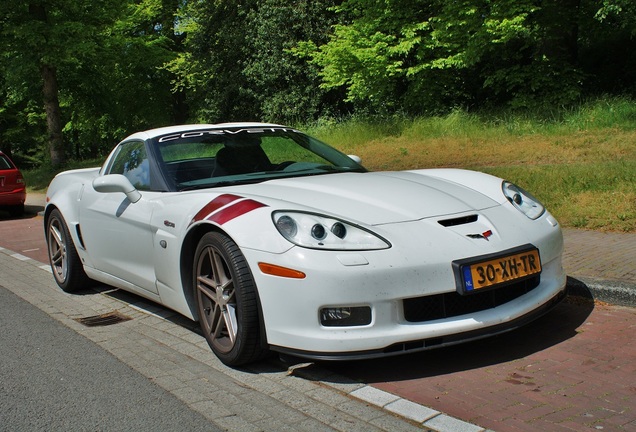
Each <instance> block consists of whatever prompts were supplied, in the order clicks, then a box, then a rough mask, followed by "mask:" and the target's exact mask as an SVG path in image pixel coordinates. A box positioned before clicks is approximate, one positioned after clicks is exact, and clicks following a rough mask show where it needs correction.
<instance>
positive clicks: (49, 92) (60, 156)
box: [40, 65, 66, 167]
mask: <svg viewBox="0 0 636 432" xmlns="http://www.w3.org/2000/svg"><path fill="white" fill-rule="evenodd" d="M40 73H41V75H42V82H43V85H42V93H43V96H44V110H45V111H46V127H47V131H48V133H49V150H50V152H51V164H52V165H53V166H54V167H58V166H60V165H62V164H64V162H66V159H65V155H64V142H63V140H62V113H61V110H60V101H59V99H58V96H57V73H56V71H55V68H54V67H52V66H49V65H42V66H41V67H40Z"/></svg>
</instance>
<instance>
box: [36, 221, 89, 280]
mask: <svg viewBox="0 0 636 432" xmlns="http://www.w3.org/2000/svg"><path fill="white" fill-rule="evenodd" d="M46 243H47V249H48V252H49V263H50V264H51V270H52V271H53V276H54V277H55V282H57V284H58V286H59V287H60V288H62V290H63V291H65V292H73V291H77V290H79V289H81V288H85V287H86V285H88V282H89V279H88V276H86V273H84V267H83V266H82V261H81V260H80V258H79V256H78V255H77V250H76V249H75V245H74V244H73V239H72V238H71V235H70V233H69V231H68V228H67V226H66V222H65V221H64V218H63V217H62V214H61V213H60V211H59V210H57V209H55V210H53V211H52V212H51V214H50V215H49V218H48V220H47V223H46Z"/></svg>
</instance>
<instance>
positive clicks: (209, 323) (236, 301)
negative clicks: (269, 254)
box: [193, 232, 267, 366]
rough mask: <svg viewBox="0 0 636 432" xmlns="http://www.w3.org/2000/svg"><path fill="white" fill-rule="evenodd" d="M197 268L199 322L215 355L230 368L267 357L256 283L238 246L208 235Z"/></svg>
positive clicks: (200, 247)
mask: <svg viewBox="0 0 636 432" xmlns="http://www.w3.org/2000/svg"><path fill="white" fill-rule="evenodd" d="M193 267H194V268H193V271H194V278H193V279H194V283H195V284H196V286H195V290H196V301H197V311H198V314H199V322H200V325H201V330H202V331H203V334H204V336H205V338H206V340H207V342H208V344H209V345H210V348H212V351H213V352H214V354H216V356H217V357H218V358H219V359H220V360H221V361H222V362H223V363H225V364H226V365H228V366H238V365H241V364H245V363H249V362H253V361H256V360H259V359H261V358H263V357H264V356H265V355H266V354H267V350H266V349H265V348H263V347H261V341H260V323H259V317H258V304H257V296H256V284H255V282H254V278H253V277H252V273H251V272H250V269H249V267H248V265H247V262H246V260H245V257H244V256H243V254H242V253H241V251H240V249H239V247H238V246H237V245H236V243H234V242H233V241H232V240H231V239H230V238H229V237H227V236H225V235H223V234H221V233H217V232H210V233H207V234H205V235H204V236H203V237H202V238H201V240H200V241H199V244H198V247H197V249H196V252H195V259H194V266H193Z"/></svg>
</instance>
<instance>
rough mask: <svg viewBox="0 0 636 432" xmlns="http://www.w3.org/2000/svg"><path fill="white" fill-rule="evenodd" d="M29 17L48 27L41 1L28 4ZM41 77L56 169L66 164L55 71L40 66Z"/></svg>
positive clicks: (43, 5) (47, 125)
mask: <svg viewBox="0 0 636 432" xmlns="http://www.w3.org/2000/svg"><path fill="white" fill-rule="evenodd" d="M29 15H30V16H31V17H32V18H33V19H34V20H35V21H40V22H42V23H44V24H46V25H48V18H47V11H46V5H45V3H44V2H42V1H41V0H35V1H31V2H29ZM40 75H41V77H42V96H43V99H44V111H45V112H46V127H47V130H48V133H49V151H50V154H51V163H52V164H53V166H54V167H58V166H60V165H62V164H63V163H64V162H66V159H65V157H64V142H63V141H62V112H61V110H60V101H59V98H58V94H57V71H56V70H55V67H54V66H52V65H50V64H41V65H40Z"/></svg>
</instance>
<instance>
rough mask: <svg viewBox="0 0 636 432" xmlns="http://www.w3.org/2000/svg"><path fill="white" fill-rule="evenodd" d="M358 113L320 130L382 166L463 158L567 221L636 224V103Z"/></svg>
mask: <svg viewBox="0 0 636 432" xmlns="http://www.w3.org/2000/svg"><path fill="white" fill-rule="evenodd" d="M384 122H385V123H384V124H382V123H381V124H378V123H376V122H368V121H365V120H348V121H346V122H343V123H341V124H337V125H326V126H325V125H318V126H315V127H314V128H312V130H311V133H313V134H314V135H316V136H317V137H319V138H321V139H323V140H324V141H326V142H329V143H331V144H332V145H334V146H336V147H338V148H339V149H341V150H342V151H344V152H346V153H348V154H357V155H358V156H360V157H361V158H362V163H363V164H364V165H365V166H366V167H367V168H369V169H372V170H403V169H417V168H437V167H453V168H466V169H473V170H477V171H483V172H487V173H490V174H493V175H497V176H499V177H503V178H506V179H508V180H510V181H513V182H515V183H518V184H519V185H520V186H522V187H524V188H525V189H527V190H530V191H531V192H532V193H533V194H534V195H535V196H537V197H538V198H539V199H540V200H541V201H542V202H543V203H544V204H545V205H546V207H547V208H548V209H549V210H550V211H551V212H552V213H553V214H554V215H555V216H556V217H557V218H558V219H559V221H560V222H561V224H562V225H563V226H566V227H576V228H585V229H594V230H607V231H622V232H636V103H634V102H631V101H627V100H624V99H617V100H606V99H603V100H599V101H595V102H594V103H590V104H587V105H583V106H581V107H579V108H578V109H576V110H574V109H573V110H569V111H561V112H558V113H556V114H554V115H551V116H549V117H548V118H546V117H545V116H544V117H538V116H529V115H525V116H522V115H513V114H504V115H495V114H492V113H490V114H484V115H483V116H479V115H475V114H468V113H465V112H462V111H456V112H453V113H451V114H449V115H447V116H444V117H431V118H422V119H415V120H410V121H406V120H404V119H396V120H385V121H384Z"/></svg>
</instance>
